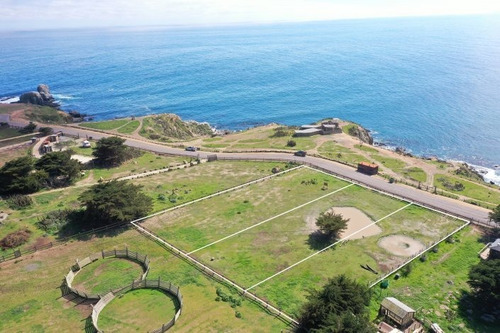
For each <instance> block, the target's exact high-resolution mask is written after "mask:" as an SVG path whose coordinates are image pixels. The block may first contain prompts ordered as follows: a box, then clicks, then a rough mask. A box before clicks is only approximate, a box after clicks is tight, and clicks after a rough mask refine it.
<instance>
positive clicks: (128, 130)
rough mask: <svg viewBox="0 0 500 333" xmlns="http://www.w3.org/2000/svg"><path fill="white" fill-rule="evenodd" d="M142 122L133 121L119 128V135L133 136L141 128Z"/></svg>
mask: <svg viewBox="0 0 500 333" xmlns="http://www.w3.org/2000/svg"><path fill="white" fill-rule="evenodd" d="M139 125H141V122H140V121H139V120H133V121H131V122H129V123H127V124H126V125H124V126H122V127H120V128H118V133H123V134H132V133H133V132H134V131H135V130H136V129H137V128H139Z"/></svg>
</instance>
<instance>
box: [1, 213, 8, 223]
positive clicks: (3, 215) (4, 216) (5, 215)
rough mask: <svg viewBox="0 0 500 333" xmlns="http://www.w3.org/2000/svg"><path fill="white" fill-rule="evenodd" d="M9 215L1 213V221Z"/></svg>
mask: <svg viewBox="0 0 500 333" xmlns="http://www.w3.org/2000/svg"><path fill="white" fill-rule="evenodd" d="M7 217H9V215H8V214H7V213H0V222H2V221H5V220H6V219H7Z"/></svg>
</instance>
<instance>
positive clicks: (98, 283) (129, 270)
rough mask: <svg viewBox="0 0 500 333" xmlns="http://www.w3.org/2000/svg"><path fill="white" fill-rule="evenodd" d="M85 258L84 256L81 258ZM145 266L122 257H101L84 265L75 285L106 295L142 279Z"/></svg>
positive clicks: (81, 288) (86, 290)
mask: <svg viewBox="0 0 500 333" xmlns="http://www.w3.org/2000/svg"><path fill="white" fill-rule="evenodd" d="M79 259H83V258H79ZM143 273H144V271H143V267H142V266H141V265H140V264H138V263H136V262H134V261H131V260H127V259H120V258H105V259H99V260H97V261H95V262H93V263H91V264H89V265H87V266H85V267H83V268H82V269H81V270H80V271H79V272H78V274H76V276H75V279H74V280H73V287H75V288H76V289H78V290H79V291H83V292H85V293H87V294H93V295H104V294H106V293H108V292H109V291H110V290H115V289H118V288H120V287H123V286H124V285H127V284H129V283H131V282H132V281H135V280H137V279H140V278H141V276H142V274H143Z"/></svg>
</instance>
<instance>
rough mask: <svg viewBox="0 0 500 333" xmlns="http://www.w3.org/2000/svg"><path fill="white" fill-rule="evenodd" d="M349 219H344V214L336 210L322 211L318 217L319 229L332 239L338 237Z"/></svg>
mask: <svg viewBox="0 0 500 333" xmlns="http://www.w3.org/2000/svg"><path fill="white" fill-rule="evenodd" d="M347 222H349V219H344V217H343V216H342V214H335V212H334V211H328V212H325V213H321V214H320V215H319V217H318V218H317V219H316V225H317V226H318V227H319V230H320V231H321V232H322V233H323V234H325V235H326V236H328V237H329V238H331V239H334V238H338V236H339V234H340V233H341V232H342V231H344V230H345V229H346V228H347Z"/></svg>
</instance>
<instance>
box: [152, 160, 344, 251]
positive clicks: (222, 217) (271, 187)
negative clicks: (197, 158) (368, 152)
mask: <svg viewBox="0 0 500 333" xmlns="http://www.w3.org/2000/svg"><path fill="white" fill-rule="evenodd" d="M311 179H316V180H317V184H315V185H312V184H310V185H305V184H302V182H303V181H309V180H311ZM324 182H328V184H329V185H328V191H333V190H335V189H339V188H341V187H343V186H346V185H347V183H346V182H344V181H340V180H337V179H334V178H332V177H330V176H326V175H323V174H320V173H318V172H315V171H312V170H308V169H300V170H295V171H292V172H290V173H287V174H284V175H281V176H279V177H274V178H272V179H268V180H266V181H265V182H259V183H256V184H252V185H250V186H248V187H245V188H243V189H239V190H237V191H234V192H230V193H227V194H224V195H220V196H216V197H212V198H210V199H208V200H205V201H202V202H198V203H195V204H193V205H188V206H186V207H183V208H181V209H179V210H175V211H171V212H167V213H165V214H162V215H160V216H156V217H153V218H151V219H149V220H147V221H146V222H144V225H145V226H146V227H148V228H150V229H152V230H155V231H156V232H157V233H158V234H159V235H160V236H161V237H163V238H164V239H166V240H168V241H169V242H172V243H173V244H175V245H177V246H179V247H180V248H181V249H184V250H187V251H191V250H194V249H196V248H198V247H201V246H204V245H206V244H208V243H210V242H212V241H215V240H217V239H219V238H222V237H224V236H226V235H228V234H231V233H233V232H236V231H239V230H241V229H243V228H245V227H248V226H251V225H253V224H255V223H258V222H260V221H263V220H265V219H266V218H269V217H272V216H275V215H277V214H279V213H282V212H284V211H286V210H288V209H291V208H294V207H296V206H297V205H300V204H303V203H305V202H308V201H310V200H312V199H315V198H317V197H319V196H321V195H324V194H326V193H327V192H326V191H324V190H322V189H321V188H322V187H323V184H324Z"/></svg>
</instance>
